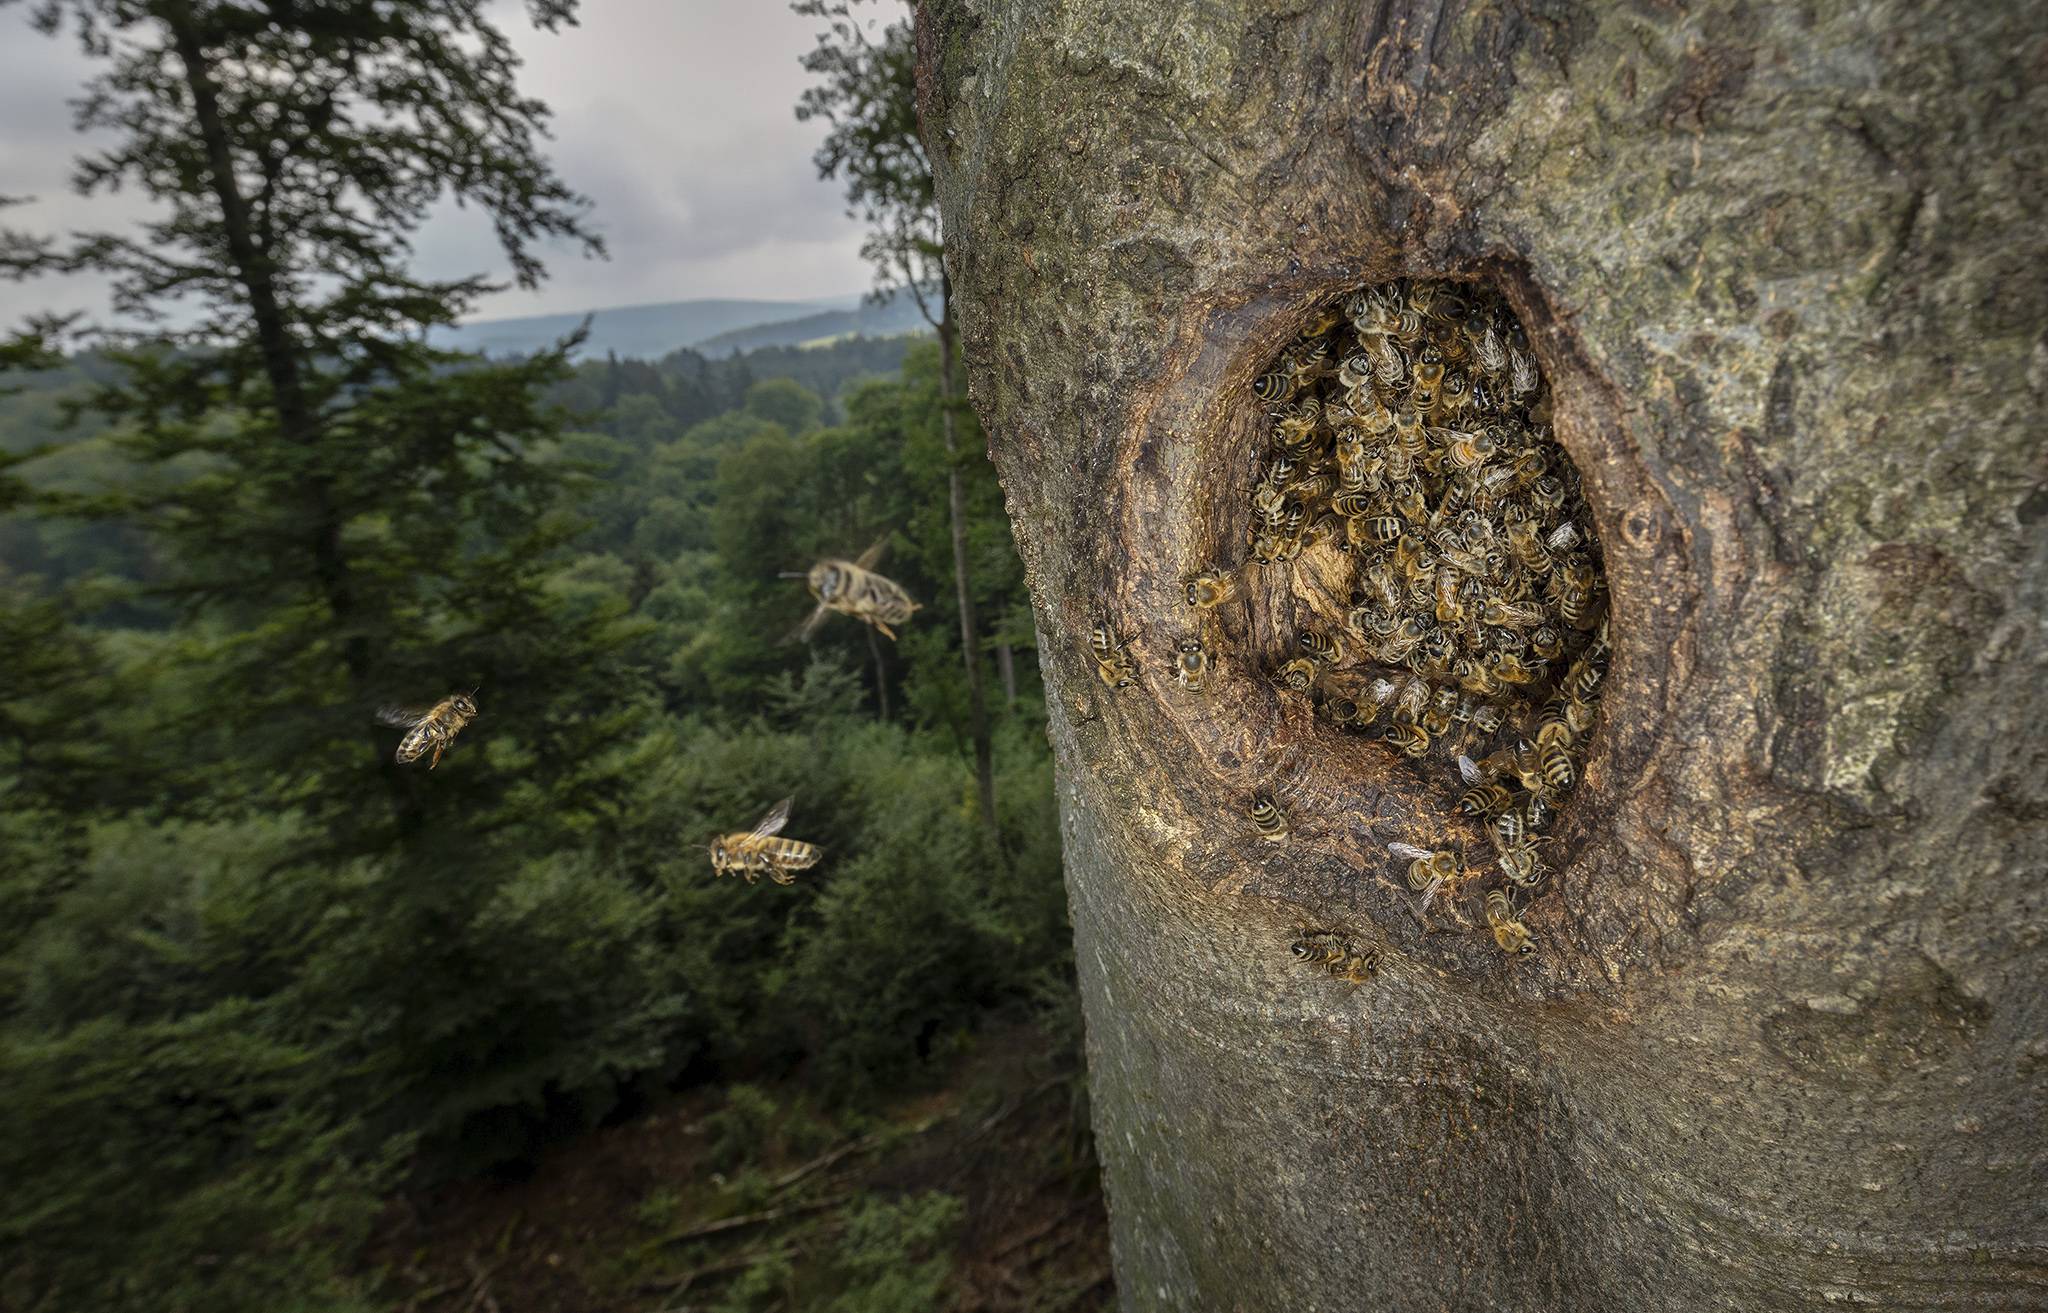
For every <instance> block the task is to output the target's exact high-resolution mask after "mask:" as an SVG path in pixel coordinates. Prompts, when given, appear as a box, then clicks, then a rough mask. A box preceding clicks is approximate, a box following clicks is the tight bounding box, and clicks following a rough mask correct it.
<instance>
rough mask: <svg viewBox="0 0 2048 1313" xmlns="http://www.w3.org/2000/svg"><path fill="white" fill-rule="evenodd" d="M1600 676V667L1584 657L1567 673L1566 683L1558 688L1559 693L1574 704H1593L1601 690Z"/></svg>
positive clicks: (1573, 664) (1574, 663) (1573, 663)
mask: <svg viewBox="0 0 2048 1313" xmlns="http://www.w3.org/2000/svg"><path fill="white" fill-rule="evenodd" d="M1600 676H1601V670H1600V667H1599V665H1598V664H1596V663H1595V662H1594V661H1593V660H1591V659H1590V658H1588V657H1583V656H1582V657H1580V658H1579V659H1578V660H1577V661H1574V662H1572V664H1571V668H1570V669H1569V670H1567V671H1566V672H1565V676H1564V682H1563V683H1562V684H1560V685H1559V686H1558V691H1559V692H1560V693H1563V694H1564V695H1565V697H1567V698H1569V699H1570V700H1572V701H1574V702H1591V701H1592V700H1593V695H1594V694H1595V693H1596V692H1598V691H1599V689H1600Z"/></svg>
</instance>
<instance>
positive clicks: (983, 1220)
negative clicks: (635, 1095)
mask: <svg viewBox="0 0 2048 1313" xmlns="http://www.w3.org/2000/svg"><path fill="white" fill-rule="evenodd" d="M1060 1065H1061V1064H1059V1063H1058V1062H1057V1061H1056V1059H1055V1057H1054V1055H1053V1054H1052V1053H1051V1052H1050V1050H1049V1047H1048V1045H1047V1042H1046V1041H1045V1040H1044V1039H1043V1037H1042V1036H1041V1035H1040V1034H1039V1032H1037V1031H1036V1030H1033V1029H1031V1028H1029V1027H1024V1026H1020V1027H1017V1028H1016V1029H1015V1030H1006V1031H1004V1032H1002V1033H1000V1034H995V1035H987V1036H984V1037H983V1038H982V1040H981V1042H980V1043H979V1044H977V1045H976V1047H975V1050H974V1051H973V1052H972V1053H971V1054H970V1055H968V1056H966V1057H965V1058H962V1059H961V1060H959V1061H958V1062H957V1063H956V1064H955V1066H954V1067H953V1069H952V1071H951V1073H950V1077H949V1078H948V1079H947V1080H946V1081H945V1082H944V1084H943V1085H942V1086H940V1087H939V1088H937V1089H935V1090H933V1091H931V1092H928V1093H925V1094H922V1095H919V1096H917V1097H914V1098H907V1099H904V1100H901V1101H899V1102H897V1103H894V1104H892V1105H888V1106H887V1107H885V1108H884V1110H883V1111H882V1112H881V1113H880V1114H879V1115H876V1116H874V1117H870V1118H865V1119H862V1120H861V1123H860V1126H859V1133H858V1134H841V1135H839V1136H837V1137H833V1138H829V1139H826V1138H825V1137H823V1136H821V1135H820V1134H819V1132H818V1131H817V1129H816V1128H817V1127H818V1126H819V1125H820V1123H818V1122H816V1121H810V1122H809V1125H810V1126H811V1127H812V1130H811V1132H810V1133H809V1134H808V1135H795V1134H789V1133H786V1129H785V1128H786V1127H787V1126H789V1125H802V1124H804V1123H805V1122H806V1117H805V1114H804V1112H803V1111H802V1109H803V1104H804V1100H805V1098H806V1096H805V1095H804V1094H803V1093H802V1092H801V1089H800V1088H799V1087H797V1086H795V1085H791V1086H790V1087H788V1088H787V1089H778V1088H776V1087H772V1086H771V1087H765V1088H764V1089H762V1090H761V1091H760V1093H761V1094H762V1095H765V1096H766V1097H765V1098H764V1099H763V1100H761V1104H762V1106H763V1107H764V1108H767V1109H771V1110H772V1109H780V1110H781V1111H779V1112H777V1113H776V1114H775V1115H774V1117H773V1122H772V1126H764V1125H763V1124H762V1123H761V1122H759V1121H758V1120H756V1121H755V1122H753V1123H751V1124H749V1123H748V1122H747V1120H746V1119H745V1118H744V1117H741V1118H735V1117H734V1116H733V1115H732V1114H730V1113H723V1112H721V1109H722V1108H724V1107H725V1106H726V1105H727V1104H728V1096H727V1091H726V1090H725V1089H723V1088H711V1089H703V1090H697V1091H692V1092H689V1093H686V1094H682V1095H679V1096H677V1100H676V1101H675V1102H674V1103H672V1104H670V1105H668V1106H666V1107H663V1108H660V1109H658V1110H656V1111H653V1112H650V1113H648V1114H645V1115H643V1116H640V1117H637V1118H635V1119H633V1120H630V1121H627V1122H624V1123H621V1124H619V1125H616V1126H611V1127H607V1128H604V1129H601V1130H599V1131H596V1132H593V1133H592V1134H590V1135H587V1136H584V1137H581V1138H579V1139H576V1140H574V1141H570V1142H568V1143H565V1144H561V1145H557V1146H555V1147H553V1148H552V1149H550V1150H548V1151H546V1152H545V1153H544V1154H543V1155H542V1156H541V1158H540V1160H539V1161H538V1162H537V1163H536V1164H535V1166H534V1169H533V1172H532V1175H531V1176H530V1177H527V1178H526V1179H523V1180H519V1181H516V1182H502V1181H490V1180H466V1181H458V1182H453V1183H450V1184H447V1185H443V1186H439V1187H435V1188H432V1189H428V1190H422V1191H418V1192H415V1193H412V1194H409V1195H406V1196H403V1197H401V1198H399V1199H396V1200H394V1201H393V1203H392V1204H391V1206H390V1208H389V1209H388V1210H387V1213H386V1216H385V1219H384V1221H383V1224H382V1225H381V1226H380V1228H379V1231H378V1235H377V1237H376V1239H375V1241H374V1242H373V1244H372V1246H371V1248H370V1251H369V1253H368V1254H367V1255H366V1258H367V1260H368V1263H369V1265H370V1266H371V1267H372V1268H374V1269H380V1270H381V1273H382V1278H383V1284H382V1290H381V1293H382V1294H383V1295H384V1297H385V1298H387V1299H389V1300H390V1301H391V1302H392V1306H393V1307H394V1308H396V1309H400V1310H405V1313H657V1311H659V1313H687V1311H688V1310H707V1311H708V1310H713V1309H719V1310H725V1309H748V1310H753V1309H761V1310H771V1309H772V1310H784V1309H786V1310H792V1311H794V1310H803V1309H809V1308H813V1307H822V1306H823V1305H824V1304H825V1303H827V1302H832V1301H834V1300H839V1301H842V1302H839V1303H835V1305H834V1306H835V1307H860V1306H861V1303H860V1301H859V1299H858V1298H857V1295H856V1296H855V1297H853V1298H849V1297H848V1295H847V1291H848V1289H849V1283H850V1282H851V1284H852V1285H853V1286H855V1287H857V1286H858V1285H859V1281H860V1278H859V1276H858V1274H859V1273H860V1272H861V1271H862V1270H864V1269H865V1270H867V1271H869V1272H871V1273H872V1272H873V1271H874V1270H875V1269H876V1268H877V1267H878V1266H879V1267H881V1268H885V1269H902V1270H908V1269H911V1268H912V1267H914V1266H915V1265H916V1264H917V1263H931V1262H933V1261H934V1260H936V1262H937V1266H938V1270H940V1271H942V1272H943V1273H944V1276H943V1279H942V1281H941V1283H940V1286H939V1289H940V1292H941V1294H940V1296H939V1302H938V1303H936V1304H934V1305H933V1308H934V1313H937V1311H938V1310H946V1311H947V1313H969V1311H984V1313H1092V1311H1093V1310H1104V1309H1109V1308H1112V1307H1114V1305H1115V1287H1114V1285H1113V1284H1112V1282H1111V1278H1110V1267H1109V1236H1108V1222H1107V1218H1106V1216H1105V1214H1104V1211H1103V1202H1102V1193H1101V1186H1100V1177H1099V1174H1098V1172H1097V1170H1096V1165H1095V1160H1094V1156H1093V1154H1092V1152H1091V1151H1090V1147H1089V1144H1088V1139H1087V1132H1086V1128H1087V1106H1086V1096H1085V1092H1084V1088H1085V1087H1084V1086H1083V1085H1082V1084H1081V1082H1080V1078H1079V1077H1078V1076H1076V1075H1073V1074H1071V1073H1067V1072H1060V1071H1058V1067H1059V1066H1060ZM755 1115H756V1118H757V1119H758V1118H759V1116H760V1114H759V1113H758V1112H757V1113H756V1114H755ZM755 1132H758V1134H759V1139H758V1140H757V1141H754V1142H752V1143H743V1144H737V1145H736V1144H735V1140H736V1139H737V1140H748V1139H750V1138H751V1135H752V1134H753V1133H755ZM821 1140H823V1142H821ZM721 1165H722V1166H723V1167H724V1170H718V1169H719V1168H720V1166H721ZM931 1191H937V1192H942V1193H943V1194H945V1195H948V1196H951V1197H952V1198H953V1199H955V1200H957V1201H958V1203H959V1211H958V1213H957V1216H956V1219H955V1221H954V1222H953V1224H952V1225H951V1226H950V1227H948V1228H947V1229H946V1232H945V1234H946V1236H947V1241H946V1242H942V1243H940V1244H938V1245H936V1246H934V1247H931V1248H929V1249H918V1248H916V1247H915V1241H914V1240H912V1241H910V1242H909V1243H910V1244H911V1245H912V1248H911V1249H907V1250H905V1251H904V1252H903V1253H902V1254H900V1255H892V1254H890V1253H888V1252H886V1249H885V1251H884V1252H882V1253H881V1254H879V1255H877V1254H876V1253H874V1252H873V1251H872V1241H871V1239H870V1242H869V1243H870V1249H869V1250H867V1251H863V1252H849V1246H852V1245H855V1244H856V1243H858V1241H857V1239H849V1238H848V1222H849V1219H850V1216H851V1215H852V1214H853V1213H854V1212H856V1211H857V1210H858V1209H859V1208H860V1207H861V1206H862V1205H863V1203H865V1202H866V1201H873V1200H882V1201H893V1200H905V1199H910V1198H913V1197H917V1196H922V1195H923V1194H924V1193H925V1192H931ZM905 1229H906V1231H909V1230H912V1229H914V1228H905ZM878 1258H879V1260H880V1262H879V1264H878V1263H877V1259H878ZM849 1274H853V1275H849ZM891 1279H893V1278H891ZM874 1293H875V1294H876V1295H877V1296H880V1295H881V1294H882V1292H881V1291H880V1290H879V1289H877V1290H876V1291H875V1292H874ZM878 1302H883V1303H888V1302H889V1301H888V1300H887V1299H886V1298H885V1299H881V1300H879V1301H878ZM890 1306H892V1307H894V1306H897V1305H895V1304H893V1303H891V1304H890Z"/></svg>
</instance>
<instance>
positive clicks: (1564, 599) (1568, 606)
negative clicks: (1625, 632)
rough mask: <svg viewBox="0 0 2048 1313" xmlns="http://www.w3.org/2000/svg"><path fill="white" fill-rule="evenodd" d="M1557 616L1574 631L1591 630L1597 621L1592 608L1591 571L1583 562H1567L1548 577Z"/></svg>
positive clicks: (1597, 618) (1596, 615) (1597, 617)
mask: <svg viewBox="0 0 2048 1313" xmlns="http://www.w3.org/2000/svg"><path fill="white" fill-rule="evenodd" d="M1550 581H1551V585H1552V587H1551V595H1552V597H1553V598H1555V600H1556V602H1557V611H1558V614H1559V615H1561V616H1563V617H1564V622H1565V623H1566V624H1568V625H1570V626H1571V627H1572V628H1574V629H1591V628H1592V627H1593V625H1594V624H1595V623H1596V622H1597V621H1598V620H1599V618H1600V617H1599V616H1598V614H1597V613H1596V612H1595V611H1594V608H1593V570H1592V567H1591V566H1589V565H1587V564H1586V563H1585V562H1584V561H1571V562H1567V563H1566V564H1565V566H1564V568H1563V569H1561V570H1558V571H1557V572H1556V573H1554V574H1552V575H1551V576H1550Z"/></svg>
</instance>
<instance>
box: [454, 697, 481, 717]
mask: <svg viewBox="0 0 2048 1313" xmlns="http://www.w3.org/2000/svg"><path fill="white" fill-rule="evenodd" d="M455 709H456V710H457V711H459V712H461V713H462V714H463V715H465V716H474V715H475V714H476V695H475V693H473V692H471V693H457V694H456V695H455Z"/></svg>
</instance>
